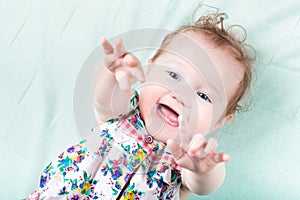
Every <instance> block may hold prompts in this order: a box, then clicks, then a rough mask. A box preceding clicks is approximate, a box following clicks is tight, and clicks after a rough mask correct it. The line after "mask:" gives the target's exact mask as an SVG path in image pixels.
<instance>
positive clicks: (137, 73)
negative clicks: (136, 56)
mask: <svg viewBox="0 0 300 200" xmlns="http://www.w3.org/2000/svg"><path fill="white" fill-rule="evenodd" d="M130 73H131V75H132V76H133V77H134V78H136V79H137V80H138V81H139V82H141V83H143V82H144V81H145V74H144V71H143V69H142V67H141V66H138V67H135V68H132V69H131V70H130Z"/></svg>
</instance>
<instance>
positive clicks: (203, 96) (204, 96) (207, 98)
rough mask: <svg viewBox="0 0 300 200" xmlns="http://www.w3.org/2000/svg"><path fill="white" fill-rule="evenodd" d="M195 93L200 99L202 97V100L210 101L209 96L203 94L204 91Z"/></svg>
mask: <svg viewBox="0 0 300 200" xmlns="http://www.w3.org/2000/svg"><path fill="white" fill-rule="evenodd" d="M197 95H198V96H199V97H200V98H201V99H203V100H204V101H207V102H209V103H211V100H210V98H209V97H208V96H207V95H206V94H204V93H202V92H197Z"/></svg>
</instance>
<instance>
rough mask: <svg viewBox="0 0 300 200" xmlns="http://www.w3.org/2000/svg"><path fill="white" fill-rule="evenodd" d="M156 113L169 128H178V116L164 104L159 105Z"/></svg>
mask: <svg viewBox="0 0 300 200" xmlns="http://www.w3.org/2000/svg"><path fill="white" fill-rule="evenodd" d="M157 113H158V115H159V116H160V117H161V118H162V119H163V120H164V121H165V122H166V123H167V124H169V125H170V126H172V127H178V126H179V123H178V116H179V114H178V113H177V112H176V111H175V110H173V109H172V108H170V107H169V106H167V105H164V104H159V105H158V107H157Z"/></svg>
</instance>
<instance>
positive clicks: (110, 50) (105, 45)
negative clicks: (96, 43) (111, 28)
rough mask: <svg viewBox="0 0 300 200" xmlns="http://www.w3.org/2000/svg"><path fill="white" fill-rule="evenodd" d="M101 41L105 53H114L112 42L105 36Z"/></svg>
mask: <svg viewBox="0 0 300 200" xmlns="http://www.w3.org/2000/svg"><path fill="white" fill-rule="evenodd" d="M101 43H102V47H103V50H104V53H105V54H112V53H114V48H113V47H112V46H111V44H110V43H109V42H108V41H107V39H106V38H105V37H103V38H101Z"/></svg>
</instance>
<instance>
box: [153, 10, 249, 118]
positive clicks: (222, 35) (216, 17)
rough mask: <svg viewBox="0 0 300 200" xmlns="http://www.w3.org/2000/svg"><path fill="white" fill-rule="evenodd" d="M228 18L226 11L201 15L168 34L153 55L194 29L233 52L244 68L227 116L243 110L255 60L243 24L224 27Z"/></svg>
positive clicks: (229, 103)
mask: <svg viewBox="0 0 300 200" xmlns="http://www.w3.org/2000/svg"><path fill="white" fill-rule="evenodd" d="M226 18H227V15H226V14H225V13H212V14H208V15H205V16H201V17H200V18H199V19H197V20H196V21H195V22H194V23H191V24H188V25H184V26H182V27H180V28H179V29H177V30H176V31H174V32H172V33H170V34H168V35H167V36H166V37H165V38H164V40H163V42H162V44H161V46H160V48H159V49H158V50H157V52H156V53H155V55H154V56H153V58H152V59H153V60H155V59H157V57H158V56H159V55H160V54H161V53H162V52H163V51H164V48H165V47H166V46H167V44H168V43H169V42H170V41H171V39H172V38H173V37H174V36H175V35H177V34H179V33H184V32H187V31H193V32H195V33H199V34H202V35H203V36H204V37H206V38H207V39H209V41H210V42H211V43H212V44H214V45H216V47H218V48H222V49H224V50H227V51H229V52H230V53H231V55H232V56H233V57H234V58H235V59H236V60H237V61H238V62H239V63H240V64H241V68H242V69H243V72H244V73H243V77H242V80H241V81H240V83H239V85H238V87H237V89H236V91H235V93H234V95H233V96H232V97H230V99H229V101H228V104H227V106H226V111H225V113H224V114H225V116H227V115H229V114H233V113H235V112H236V111H239V110H241V109H242V108H243V107H242V106H241V105H240V104H239V102H240V100H241V99H242V97H243V96H244V95H245V93H250V85H251V79H252V65H253V63H254V60H255V52H254V50H253V48H252V47H251V46H249V45H247V44H245V40H246V31H245V29H244V28H243V27H242V26H239V25H233V26H228V27H224V24H223V21H224V19H226ZM235 28H240V29H241V30H242V31H243V32H244V35H243V37H242V38H239V37H238V36H237V35H236V34H237V33H236V32H235V31H234V29H235Z"/></svg>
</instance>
